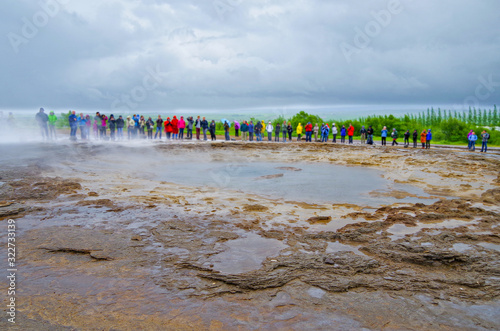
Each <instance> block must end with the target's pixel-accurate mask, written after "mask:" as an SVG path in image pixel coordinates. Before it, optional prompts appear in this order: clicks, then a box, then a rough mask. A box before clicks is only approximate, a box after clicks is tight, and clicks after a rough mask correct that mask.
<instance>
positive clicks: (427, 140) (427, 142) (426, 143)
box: [425, 129, 432, 149]
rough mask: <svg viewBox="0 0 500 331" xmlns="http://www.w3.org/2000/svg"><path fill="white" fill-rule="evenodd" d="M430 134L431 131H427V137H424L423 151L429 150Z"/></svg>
mask: <svg viewBox="0 0 500 331" xmlns="http://www.w3.org/2000/svg"><path fill="white" fill-rule="evenodd" d="M431 140H432V132H431V129H429V130H427V136H426V137H425V149H429V148H431Z"/></svg>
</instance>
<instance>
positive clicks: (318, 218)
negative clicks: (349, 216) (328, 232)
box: [307, 216, 332, 224]
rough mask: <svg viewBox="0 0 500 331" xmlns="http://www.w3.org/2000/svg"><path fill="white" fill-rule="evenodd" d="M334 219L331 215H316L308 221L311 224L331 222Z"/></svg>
mask: <svg viewBox="0 0 500 331" xmlns="http://www.w3.org/2000/svg"><path fill="white" fill-rule="evenodd" d="M331 220H332V217H331V216H314V217H311V218H309V219H308V220H307V221H308V222H309V223H311V224H315V223H325V224H327V223H330V222H331Z"/></svg>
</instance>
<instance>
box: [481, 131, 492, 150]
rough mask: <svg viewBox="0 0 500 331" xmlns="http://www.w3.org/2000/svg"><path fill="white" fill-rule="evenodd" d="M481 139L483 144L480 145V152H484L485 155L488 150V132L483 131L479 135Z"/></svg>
mask: <svg viewBox="0 0 500 331" xmlns="http://www.w3.org/2000/svg"><path fill="white" fill-rule="evenodd" d="M481 138H482V139H483V143H482V145H481V152H483V150H484V152H485V153H486V151H487V150H488V140H489V139H490V134H489V133H488V132H486V130H484V131H483V132H482V133H481Z"/></svg>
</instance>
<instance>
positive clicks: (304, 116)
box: [281, 111, 325, 130]
mask: <svg viewBox="0 0 500 331" xmlns="http://www.w3.org/2000/svg"><path fill="white" fill-rule="evenodd" d="M289 122H291V123H292V127H293V129H294V130H295V129H296V128H297V125H298V124H299V123H301V124H302V127H305V125H306V124H307V123H308V122H311V124H312V125H313V126H314V124H316V123H318V125H319V126H321V124H322V123H325V121H323V119H322V118H321V117H319V116H318V115H310V114H308V113H306V112H305V111H301V112H299V113H297V114H295V115H294V116H293V117H292V118H291V119H290V120H289ZM281 123H283V120H281Z"/></svg>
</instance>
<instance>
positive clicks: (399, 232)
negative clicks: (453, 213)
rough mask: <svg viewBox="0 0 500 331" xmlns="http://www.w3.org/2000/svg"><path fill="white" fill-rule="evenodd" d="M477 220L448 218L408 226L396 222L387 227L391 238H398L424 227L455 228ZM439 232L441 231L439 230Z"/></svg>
mask: <svg viewBox="0 0 500 331" xmlns="http://www.w3.org/2000/svg"><path fill="white" fill-rule="evenodd" d="M475 223H476V221H460V220H446V221H443V222H440V223H431V224H422V223H418V224H417V226H411V227H410V226H406V225H404V224H394V225H392V226H391V227H390V228H388V229H387V232H389V233H390V234H392V235H391V236H389V237H390V238H391V240H393V241H394V240H398V239H402V238H404V237H405V236H406V235H408V234H415V233H417V232H419V231H420V230H422V229H453V228H458V227H460V226H467V225H471V224H475ZM438 233H439V232H438Z"/></svg>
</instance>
